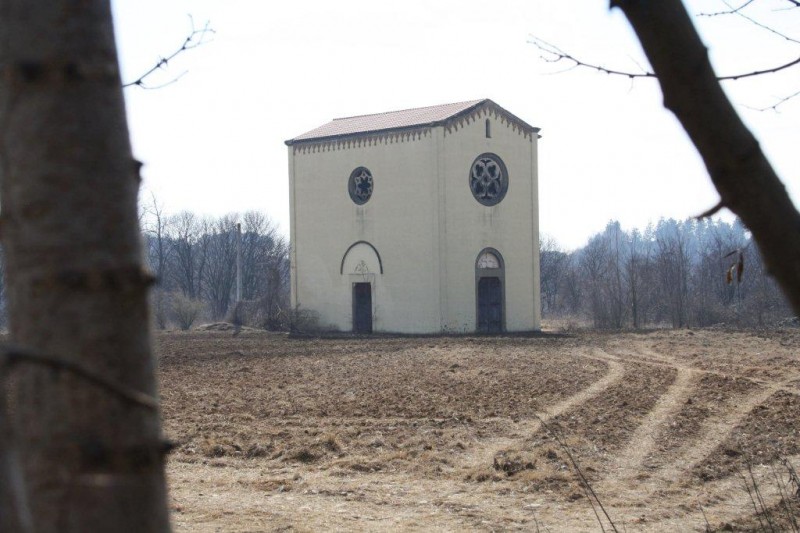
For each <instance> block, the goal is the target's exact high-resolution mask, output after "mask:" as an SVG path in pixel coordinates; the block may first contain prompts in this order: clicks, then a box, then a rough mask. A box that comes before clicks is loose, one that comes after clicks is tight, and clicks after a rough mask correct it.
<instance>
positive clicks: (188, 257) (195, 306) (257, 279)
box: [141, 200, 289, 329]
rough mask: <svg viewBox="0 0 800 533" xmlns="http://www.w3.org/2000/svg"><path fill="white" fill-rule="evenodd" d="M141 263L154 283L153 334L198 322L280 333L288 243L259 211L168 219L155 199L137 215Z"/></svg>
mask: <svg viewBox="0 0 800 533" xmlns="http://www.w3.org/2000/svg"><path fill="white" fill-rule="evenodd" d="M141 218H142V221H141V226H142V233H143V239H144V248H145V253H146V261H147V263H148V264H149V266H150V270H151V271H152V272H153V274H154V275H155V277H156V280H157V281H156V285H155V288H154V290H153V291H152V295H151V298H152V309H153V317H154V320H155V325H156V327H158V328H166V327H170V326H176V327H180V328H182V329H188V328H189V327H191V326H192V324H194V323H195V322H196V321H198V320H201V319H202V320H212V321H222V320H227V321H233V322H238V323H246V324H247V325H252V326H256V327H263V328H267V329H280V328H282V327H285V326H286V324H285V323H284V322H285V321H286V320H287V318H286V317H287V314H288V305H289V303H288V300H289V243H288V242H287V240H286V239H285V238H284V237H283V236H282V235H281V234H280V232H279V229H278V226H277V225H276V224H274V223H273V222H272V221H271V220H270V218H269V217H268V216H267V215H265V214H264V213H261V212H258V211H248V212H246V213H243V214H238V213H232V214H227V215H223V216H219V217H209V216H199V215H197V214H195V213H192V212H190V211H182V212H180V213H177V214H174V215H169V214H166V213H165V212H164V210H163V208H161V207H160V206H159V205H158V204H157V202H156V201H155V200H153V202H152V203H151V205H150V206H148V207H145V208H144V209H143V210H142V217H141ZM238 224H241V296H242V304H241V305H239V306H237V305H236V304H237V302H236V255H237V245H236V239H237V234H238Z"/></svg>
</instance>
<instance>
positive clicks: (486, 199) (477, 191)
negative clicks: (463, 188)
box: [469, 154, 508, 205]
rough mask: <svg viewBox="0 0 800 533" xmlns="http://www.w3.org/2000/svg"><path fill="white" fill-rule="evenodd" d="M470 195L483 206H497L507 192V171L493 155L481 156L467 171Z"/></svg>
mask: <svg viewBox="0 0 800 533" xmlns="http://www.w3.org/2000/svg"><path fill="white" fill-rule="evenodd" d="M469 187H470V189H471V190H472V195H473V196H474V197H475V199H476V200H478V201H479V202H480V203H482V204H483V205H497V204H498V203H500V201H501V200H502V199H503V197H504V196H505V195H506V191H507V190H508V171H507V170H506V166H505V164H504V163H503V160H502V159H500V158H499V157H497V156H496V155H495V154H482V155H480V156H478V158H477V159H475V161H474V162H473V163H472V168H471V169H470V171H469Z"/></svg>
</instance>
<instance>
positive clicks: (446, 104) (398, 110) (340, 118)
mask: <svg viewBox="0 0 800 533" xmlns="http://www.w3.org/2000/svg"><path fill="white" fill-rule="evenodd" d="M487 100H489V99H488V98H480V99H478V100H464V101H463V102H448V103H445V104H438V105H426V106H422V107H409V108H407V109H397V110H395V111H383V112H381V113H366V114H364V115H353V116H350V117H338V118H334V119H332V120H331V122H334V121H336V120H347V119H349V118H364V117H375V116H378V115H392V114H394V113H405V112H406V111H417V110H422V109H432V108H434V107H444V106H448V105H465V104H470V105H476V104H479V103H482V102H486V101H487Z"/></svg>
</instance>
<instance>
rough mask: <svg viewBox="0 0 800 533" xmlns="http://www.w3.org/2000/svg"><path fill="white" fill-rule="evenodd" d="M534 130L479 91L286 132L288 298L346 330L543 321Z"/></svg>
mask: <svg viewBox="0 0 800 533" xmlns="http://www.w3.org/2000/svg"><path fill="white" fill-rule="evenodd" d="M538 132H539V128H535V127H532V126H530V125H528V124H527V123H526V122H524V121H522V120H520V119H519V118H517V117H516V116H514V115H512V114H511V113H509V112H508V111H506V110H505V109H503V108H502V107H500V106H498V105H497V104H495V103H494V102H492V101H491V100H488V99H484V100H474V101H469V102H460V103H454V104H445V105H438V106H432V107H423V108H418V109H408V110H403V111H393V112H387V113H378V114H372V115H362V116H355V117H347V118H339V119H334V120H332V121H331V122H328V123H327V124H323V125H322V126H320V127H318V128H316V129H313V130H311V131H309V132H307V133H304V134H302V135H299V136H297V137H295V138H293V139H290V140H288V141H286V144H287V145H288V148H289V190H290V202H291V243H292V250H291V302H292V306H293V307H294V308H299V309H305V310H310V311H314V312H316V313H318V315H319V321H320V326H322V327H324V328H327V329H332V330H339V331H353V332H356V333H370V332H373V331H375V332H392V333H468V332H488V333H496V332H523V331H533V330H538V329H540V326H541V314H540V289H539V207H538V204H539V198H538V176H537V143H538V139H539V135H538Z"/></svg>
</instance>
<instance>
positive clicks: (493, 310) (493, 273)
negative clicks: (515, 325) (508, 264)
mask: <svg viewBox="0 0 800 533" xmlns="http://www.w3.org/2000/svg"><path fill="white" fill-rule="evenodd" d="M505 303H506V302H505V264H504V263H503V256H502V255H500V252H498V251H497V250H495V249H494V248H484V249H483V250H481V253H479V254H478V259H477V260H476V261H475V311H476V321H475V326H476V330H477V331H479V332H481V333H500V332H502V331H504V330H505V323H506V321H505Z"/></svg>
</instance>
